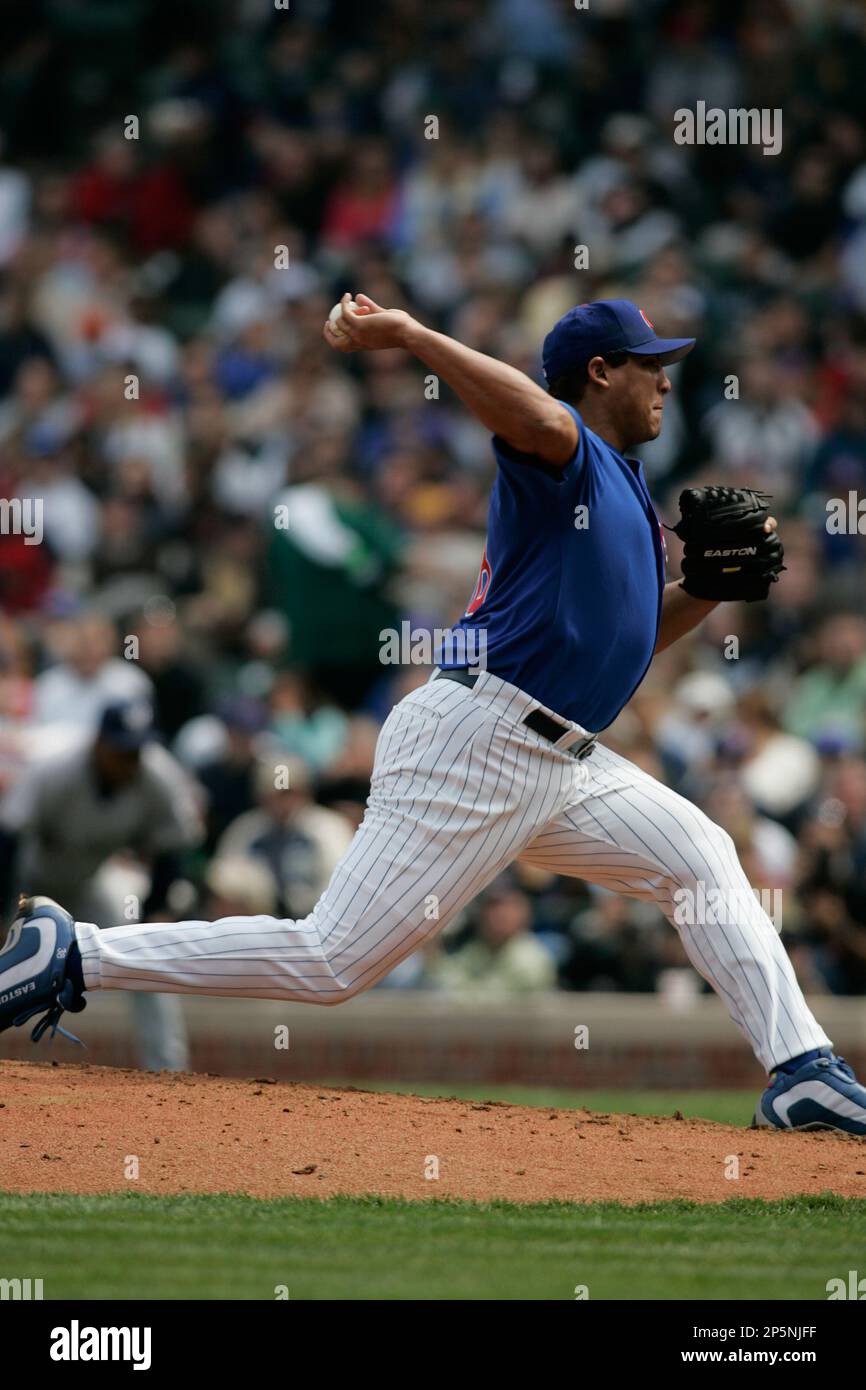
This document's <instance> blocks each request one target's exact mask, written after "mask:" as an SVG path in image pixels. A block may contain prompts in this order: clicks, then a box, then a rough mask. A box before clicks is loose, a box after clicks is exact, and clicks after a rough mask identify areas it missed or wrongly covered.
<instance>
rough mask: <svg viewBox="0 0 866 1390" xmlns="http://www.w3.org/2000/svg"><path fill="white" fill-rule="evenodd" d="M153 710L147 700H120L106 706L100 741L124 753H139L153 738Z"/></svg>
mask: <svg viewBox="0 0 866 1390" xmlns="http://www.w3.org/2000/svg"><path fill="white" fill-rule="evenodd" d="M153 733H154V730H153V709H152V708H151V706H150V705H149V704H148V702H147V700H118V701H117V702H116V703H115V704H112V705H106V707H105V709H104V710H103V711H102V718H101V719H100V721H99V735H98V736H99V739H100V741H101V742H102V743H107V744H110V745H111V747H112V748H118V749H120V750H121V751H122V752H124V753H133V752H137V751H138V749H139V748H143V747H144V745H145V744H146V743H149V742H150V740H151V739H152V738H153Z"/></svg>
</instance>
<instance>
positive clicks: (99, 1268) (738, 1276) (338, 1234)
mask: <svg viewBox="0 0 866 1390" xmlns="http://www.w3.org/2000/svg"><path fill="white" fill-rule="evenodd" d="M0 1232H2V1234H0V1271H2V1272H4V1274H6V1275H7V1277H8V1276H11V1275H13V1274H14V1275H17V1276H18V1277H30V1278H42V1279H43V1280H44V1294H45V1297H46V1298H47V1299H52V1298H61V1299H62V1298H96V1299H99V1298H121V1299H152V1298H160V1299H166V1298H187V1299H223V1298H232V1299H237V1298H240V1299H268V1300H271V1299H274V1298H275V1297H276V1293H275V1290H276V1289H277V1288H278V1287H279V1286H285V1287H286V1288H287V1290H288V1296H289V1297H290V1298H291V1299H295V1300H297V1299H301V1300H306V1299H407V1298H408V1299H485V1298H486V1299H497V1300H499V1299H573V1298H574V1297H575V1288H576V1286H578V1285H585V1286H587V1288H588V1291H589V1297H590V1298H591V1299H605V1298H619V1299H644V1298H664V1299H681V1298H701V1299H709V1298H724V1299H752V1298H755V1299H768V1298H769V1299H824V1298H826V1289H825V1285H826V1282H827V1280H828V1279H830V1278H833V1277H835V1276H837V1275H840V1276H842V1277H845V1276H846V1275H847V1271H848V1270H849V1269H858V1268H859V1269H863V1268H864V1256H866V1200H860V1199H855V1200H849V1201H845V1200H843V1199H841V1198H838V1197H833V1196H830V1195H826V1196H817V1197H810V1198H797V1199H793V1200H789V1201H781V1202H762V1201H757V1200H753V1201H747V1200H743V1199H742V1198H740V1199H737V1200H733V1201H729V1202H725V1203H723V1204H721V1205H717V1206H699V1205H696V1204H694V1203H691V1202H682V1201H676V1202H660V1203H654V1204H651V1205H650V1204H647V1205H644V1206H641V1207H633V1208H625V1207H620V1206H618V1205H616V1204H615V1203H607V1202H605V1203H597V1204H593V1205H589V1206H575V1205H570V1204H565V1203H552V1202H548V1203H541V1204H539V1205H535V1206H514V1205H511V1204H509V1203H504V1202H492V1203H485V1204H473V1203H471V1202H450V1201H435V1202H434V1201H431V1202H417V1203H413V1202H402V1201H386V1200H380V1199H374V1198H368V1199H349V1198H334V1199H331V1200H329V1201H325V1202H317V1201H314V1200H310V1199H303V1198H284V1199H281V1200H278V1201H256V1200H254V1199H252V1198H247V1197H235V1196H216V1197H208V1196H188V1197H187V1196H185V1197H174V1198H167V1197H147V1196H139V1195H127V1194H124V1195H122V1196H106V1197H66V1196H52V1197H46V1196H44V1195H38V1196H32V1197H26V1196H25V1197H21V1196H0Z"/></svg>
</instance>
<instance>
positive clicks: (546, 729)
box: [435, 668, 596, 762]
mask: <svg viewBox="0 0 866 1390" xmlns="http://www.w3.org/2000/svg"><path fill="white" fill-rule="evenodd" d="M480 674H481V672H480V671H476V672H475V673H474V674H473V673H472V672H471V671H466V670H464V669H462V668H457V669H455V670H453V671H437V673H436V677H435V679H436V680H444V681H457V684H458V685H465V686H468V687H469V689H470V690H471V689H472V687H473V686H474V684H475V682H476V681H477V680H478V677H479V675H480ZM521 722H522V723H524V724H525V725H526V727H527V729H531V730H532V732H533V733H534V734H540V735H541V737H542V738H546V739H548V740H549V742H550V743H558V742H559V740H560V739H561V738H562V736H563V734H567V733H569V727H568V725H567V724H560V722H559V720H558V719H551V717H550V715H549V714H543V713H542V712H541V710H540V709H534V710H533V711H532V713H531V714H527V716H526V718H525V719H524V720H522V721H521ZM595 740H596V735H595V734H590V735H589V737H588V738H585V739H583V740H582V741H581V742H580V743H573V744H572V745H571V747H570V748H563V750H562V751H563V753H569V754H570V755H571V757H572V758H577V760H578V762H581V761H582V760H583V759H584V758H588V757H589V755H590V753H591V752H592V750H593V749H594V748H595Z"/></svg>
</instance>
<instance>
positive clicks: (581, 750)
mask: <svg viewBox="0 0 866 1390" xmlns="http://www.w3.org/2000/svg"><path fill="white" fill-rule="evenodd" d="M594 748H595V737H593V738H585V739H584V740H583V742H582V743H576V744H575V745H574V748H573V749H572V750H570V751H571V753H572V757H573V758H575V760H576V761H577V762H579V763H582V762H583V760H584V758H588V757H589V755H590V753H592V751H593V749H594Z"/></svg>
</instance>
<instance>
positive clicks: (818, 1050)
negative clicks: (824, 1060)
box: [773, 1047, 833, 1074]
mask: <svg viewBox="0 0 866 1390" xmlns="http://www.w3.org/2000/svg"><path fill="white" fill-rule="evenodd" d="M832 1051H833V1049H832V1047H813V1048H812V1050H811V1052H801V1053H800V1056H799V1057H792V1058H791V1060H790V1062H780V1063H779V1065H778V1066H777V1067H774V1068H773V1071H785V1072H788V1073H789V1074H790V1073H791V1072H794V1071H799V1070H800V1067H805V1065H806V1063H807V1062H814V1061H815V1058H816V1057H829V1056H830V1054H831V1053H832Z"/></svg>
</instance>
